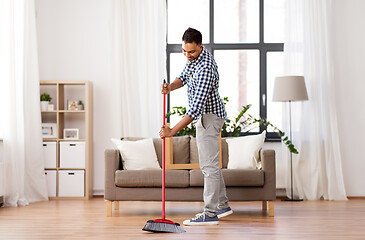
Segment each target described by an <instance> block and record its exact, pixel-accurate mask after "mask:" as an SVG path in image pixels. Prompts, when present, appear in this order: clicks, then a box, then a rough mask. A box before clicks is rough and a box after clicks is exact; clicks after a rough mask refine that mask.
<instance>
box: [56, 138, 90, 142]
mask: <svg viewBox="0 0 365 240" xmlns="http://www.w3.org/2000/svg"><path fill="white" fill-rule="evenodd" d="M57 140H58V141H60V142H85V141H86V139H57Z"/></svg>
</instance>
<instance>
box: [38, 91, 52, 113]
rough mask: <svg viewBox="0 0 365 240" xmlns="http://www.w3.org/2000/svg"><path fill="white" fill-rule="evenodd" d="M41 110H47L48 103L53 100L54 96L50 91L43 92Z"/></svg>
mask: <svg viewBox="0 0 365 240" xmlns="http://www.w3.org/2000/svg"><path fill="white" fill-rule="evenodd" d="M40 100H41V111H47V110H48V105H49V103H50V102H51V100H52V97H51V96H50V95H49V94H48V93H42V94H41V99H40Z"/></svg>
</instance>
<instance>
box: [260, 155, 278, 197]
mask: <svg viewBox="0 0 365 240" xmlns="http://www.w3.org/2000/svg"><path fill="white" fill-rule="evenodd" d="M260 158H261V163H262V170H263V171H264V172H265V185H264V188H265V196H264V198H265V199H264V200H266V201H275V199H276V166H275V151H274V150H271V149H269V150H261V152H260Z"/></svg>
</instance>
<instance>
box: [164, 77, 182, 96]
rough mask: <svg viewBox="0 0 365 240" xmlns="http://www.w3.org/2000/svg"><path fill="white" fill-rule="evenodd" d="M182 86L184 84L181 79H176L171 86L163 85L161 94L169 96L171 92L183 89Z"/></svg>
mask: <svg viewBox="0 0 365 240" xmlns="http://www.w3.org/2000/svg"><path fill="white" fill-rule="evenodd" d="M182 86H183V82H182V81H181V80H180V79H179V78H176V79H175V81H173V82H172V83H171V84H168V83H165V84H163V85H162V87H161V93H166V94H169V93H170V92H171V91H174V90H176V89H178V88H181V87H182Z"/></svg>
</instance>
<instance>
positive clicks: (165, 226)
mask: <svg viewBox="0 0 365 240" xmlns="http://www.w3.org/2000/svg"><path fill="white" fill-rule="evenodd" d="M165 83H166V81H165V80H164V82H163V84H164V85H165ZM165 124H166V93H164V94H163V125H164V126H165ZM162 146H163V147H162V218H161V219H155V220H148V221H147V223H146V225H145V226H144V227H143V229H142V230H143V231H148V232H156V233H176V232H185V231H184V229H182V228H181V227H180V224H179V223H174V222H173V221H170V220H167V219H166V216H165V138H163V139H162Z"/></svg>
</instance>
